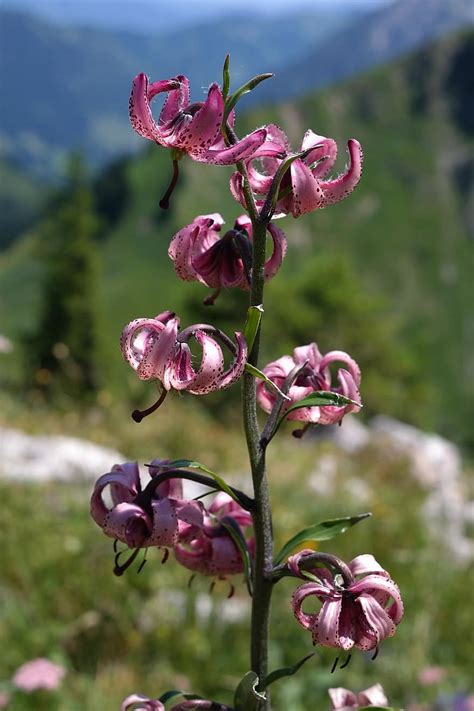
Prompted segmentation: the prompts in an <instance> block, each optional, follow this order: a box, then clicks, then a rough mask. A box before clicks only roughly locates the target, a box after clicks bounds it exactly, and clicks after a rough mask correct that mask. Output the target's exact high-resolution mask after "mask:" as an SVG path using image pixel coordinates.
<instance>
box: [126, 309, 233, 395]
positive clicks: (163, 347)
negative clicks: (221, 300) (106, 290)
mask: <svg viewBox="0 0 474 711" xmlns="http://www.w3.org/2000/svg"><path fill="white" fill-rule="evenodd" d="M179 323H180V322H179V318H177V317H175V315H174V313H172V312H171V311H164V312H163V313H161V314H158V316H155V318H137V319H135V320H134V321H131V322H130V323H129V324H128V325H127V326H126V327H125V328H124V330H123V332H122V338H121V348H122V354H123V356H124V358H125V360H126V361H127V362H128V363H129V364H130V365H131V367H132V368H133V369H134V370H135V371H136V373H137V375H138V377H139V378H140V379H141V380H151V379H157V380H159V381H160V382H161V384H162V386H163V388H164V390H166V391H167V390H171V389H172V388H174V389H175V390H187V391H188V392H190V393H192V394H193V395H204V394H206V393H209V392H213V391H215V390H222V389H223V388H227V387H229V386H230V385H232V383H234V382H235V381H236V380H238V379H239V378H240V376H241V375H242V373H243V371H244V368H245V363H246V359H247V344H246V342H245V339H244V337H243V335H242V334H241V333H239V332H236V333H235V338H236V344H234V343H233V341H231V340H230V339H229V338H228V337H227V336H225V334H222V333H220V332H219V331H218V329H215V328H214V327H213V326H208V325H207V324H196V325H194V326H190V327H188V328H186V329H184V330H183V331H181V333H179V335H178V330H179ZM207 332H210V333H212V334H213V335H215V336H216V337H217V338H219V339H220V340H221V341H222V342H224V343H225V345H226V346H227V348H228V349H229V350H230V351H231V353H232V355H233V361H232V362H231V364H230V365H229V366H228V367H227V368H226V367H225V365H224V355H223V352H222V349H221V347H220V345H219V344H218V343H217V340H216V338H213V337H212V336H210V335H208V333H207ZM192 336H193V337H194V338H195V339H196V341H197V342H198V344H199V345H200V346H201V349H202V356H201V364H200V366H199V368H198V369H197V370H195V369H194V367H193V365H192V362H191V358H192V357H191V349H190V347H189V345H188V341H189V339H190V338H191V337H192Z"/></svg>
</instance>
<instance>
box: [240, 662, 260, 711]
mask: <svg viewBox="0 0 474 711" xmlns="http://www.w3.org/2000/svg"><path fill="white" fill-rule="evenodd" d="M257 687H258V676H257V675H256V674H255V672H253V671H249V672H247V674H245V676H244V677H243V679H242V680H241V681H240V683H239V685H238V687H237V688H236V690H235V695H234V707H235V711H259V709H260V707H261V705H262V703H263V702H264V701H265V699H266V696H265V694H262V693H261V692H259V691H257Z"/></svg>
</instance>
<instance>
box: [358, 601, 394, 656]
mask: <svg viewBox="0 0 474 711" xmlns="http://www.w3.org/2000/svg"><path fill="white" fill-rule="evenodd" d="M354 604H355V606H356V607H359V608H360V609H359V612H358V614H359V615H362V616H363V617H364V622H365V625H367V627H368V629H369V630H371V632H372V634H373V635H374V636H375V637H376V640H377V642H376V644H379V643H380V642H382V640H384V639H386V638H387V637H393V635H394V634H395V630H396V625H395V623H394V621H393V620H392V618H391V617H390V615H389V614H388V613H387V612H386V611H385V610H384V609H383V607H382V606H381V605H380V604H379V603H378V602H377V600H376V599H375V598H374V597H373V596H372V595H370V594H369V593H362V594H361V595H359V596H358V597H357V599H356V600H355V601H354ZM374 646H376V645H374Z"/></svg>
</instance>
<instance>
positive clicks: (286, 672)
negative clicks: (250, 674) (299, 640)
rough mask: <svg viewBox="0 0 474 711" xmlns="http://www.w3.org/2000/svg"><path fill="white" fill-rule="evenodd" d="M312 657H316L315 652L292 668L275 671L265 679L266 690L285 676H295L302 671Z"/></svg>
mask: <svg viewBox="0 0 474 711" xmlns="http://www.w3.org/2000/svg"><path fill="white" fill-rule="evenodd" d="M311 657H314V652H312V653H311V654H308V655H307V656H306V657H303V659H300V661H299V662H297V663H296V664H295V665H294V666H292V667H284V668H283V669H275V671H272V672H271V673H270V674H269V675H268V676H267V678H266V679H265V684H264V688H265V689H266V688H267V687H268V686H270V684H273V682H274V681H278V679H282V678H283V677H284V676H292V675H293V674H296V672H297V671H298V669H301V667H302V666H303V664H304V663H305V662H307V661H308V659H311Z"/></svg>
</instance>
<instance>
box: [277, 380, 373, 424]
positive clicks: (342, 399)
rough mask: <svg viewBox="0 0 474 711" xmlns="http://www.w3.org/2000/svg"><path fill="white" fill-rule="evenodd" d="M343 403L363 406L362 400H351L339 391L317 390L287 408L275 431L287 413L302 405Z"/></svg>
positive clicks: (340, 404) (313, 405)
mask: <svg viewBox="0 0 474 711" xmlns="http://www.w3.org/2000/svg"><path fill="white" fill-rule="evenodd" d="M343 405H357V407H362V405H361V404H360V402H356V401H355V400H351V399H350V398H349V397H346V396H345V395H338V394H337V393H333V392H331V391H330V390H317V391H316V392H314V393H311V394H310V395H307V396H306V397H304V398H302V400H298V402H295V403H293V405H291V406H290V407H289V408H288V409H287V410H285V412H284V414H283V415H282V416H281V417H280V419H279V420H278V424H277V426H276V428H275V432H276V431H277V430H278V428H279V427H280V425H281V423H282V422H283V420H284V419H285V418H286V417H287V415H289V413H290V412H293V410H300V409H301V408H302V407H328V406H336V407H341V406H343Z"/></svg>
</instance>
